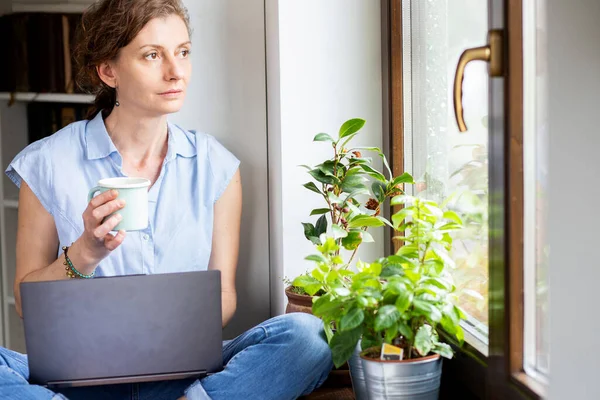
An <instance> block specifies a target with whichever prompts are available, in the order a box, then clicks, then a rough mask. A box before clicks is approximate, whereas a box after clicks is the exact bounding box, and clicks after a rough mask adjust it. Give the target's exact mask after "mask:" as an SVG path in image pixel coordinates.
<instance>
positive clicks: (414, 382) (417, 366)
mask: <svg viewBox="0 0 600 400" xmlns="http://www.w3.org/2000/svg"><path fill="white" fill-rule="evenodd" d="M365 353H367V352H366V351H365V352H363V353H361V355H360V357H361V361H362V367H363V371H364V377H365V382H366V389H367V396H368V397H367V398H368V400H408V399H411V400H437V399H438V396H439V392H440V381H441V377H442V358H441V357H440V356H439V355H437V354H436V355H433V356H428V357H422V358H417V359H413V360H402V361H382V360H378V359H373V358H368V357H366V356H365V355H364V354H365ZM357 399H358V397H357Z"/></svg>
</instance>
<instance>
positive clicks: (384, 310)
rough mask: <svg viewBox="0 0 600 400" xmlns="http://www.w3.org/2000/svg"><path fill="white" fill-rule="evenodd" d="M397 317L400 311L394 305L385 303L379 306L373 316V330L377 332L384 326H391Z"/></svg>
mask: <svg viewBox="0 0 600 400" xmlns="http://www.w3.org/2000/svg"><path fill="white" fill-rule="evenodd" d="M399 318H400V313H399V312H398V309H397V308H396V306H393V305H386V306H383V307H381V308H380V309H379V310H378V311H377V315H376V316H375V324H374V328H375V332H379V331H382V330H384V329H386V328H389V327H390V326H392V324H395V323H396V322H397V321H398V319H399Z"/></svg>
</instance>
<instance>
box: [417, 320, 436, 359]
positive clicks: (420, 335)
mask: <svg viewBox="0 0 600 400" xmlns="http://www.w3.org/2000/svg"><path fill="white" fill-rule="evenodd" d="M432 336H433V334H432V328H431V326H429V325H422V326H421V327H420V328H419V330H417V334H416V335H415V349H416V350H417V351H418V352H419V354H420V355H421V356H423V357H425V356H427V355H428V354H429V353H430V352H431V350H432V349H433V340H432Z"/></svg>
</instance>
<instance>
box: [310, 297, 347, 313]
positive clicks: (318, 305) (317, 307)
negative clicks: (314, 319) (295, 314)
mask: <svg viewBox="0 0 600 400" xmlns="http://www.w3.org/2000/svg"><path fill="white" fill-rule="evenodd" d="M341 305H342V302H341V300H339V299H336V298H334V297H332V296H331V295H330V294H325V295H323V296H321V297H318V298H317V299H316V300H314V301H313V305H312V311H313V314H314V315H316V316H318V317H323V316H326V315H327V314H328V313H330V312H331V311H334V310H336V309H338V308H340V307H341Z"/></svg>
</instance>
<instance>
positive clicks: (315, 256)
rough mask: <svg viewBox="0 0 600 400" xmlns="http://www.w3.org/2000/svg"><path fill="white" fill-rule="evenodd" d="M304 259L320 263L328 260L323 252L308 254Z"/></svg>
mask: <svg viewBox="0 0 600 400" xmlns="http://www.w3.org/2000/svg"><path fill="white" fill-rule="evenodd" d="M304 259H305V260H307V261H315V262H320V263H326V262H327V258H325V256H324V255H323V254H311V255H309V256H306V257H305V258H304Z"/></svg>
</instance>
